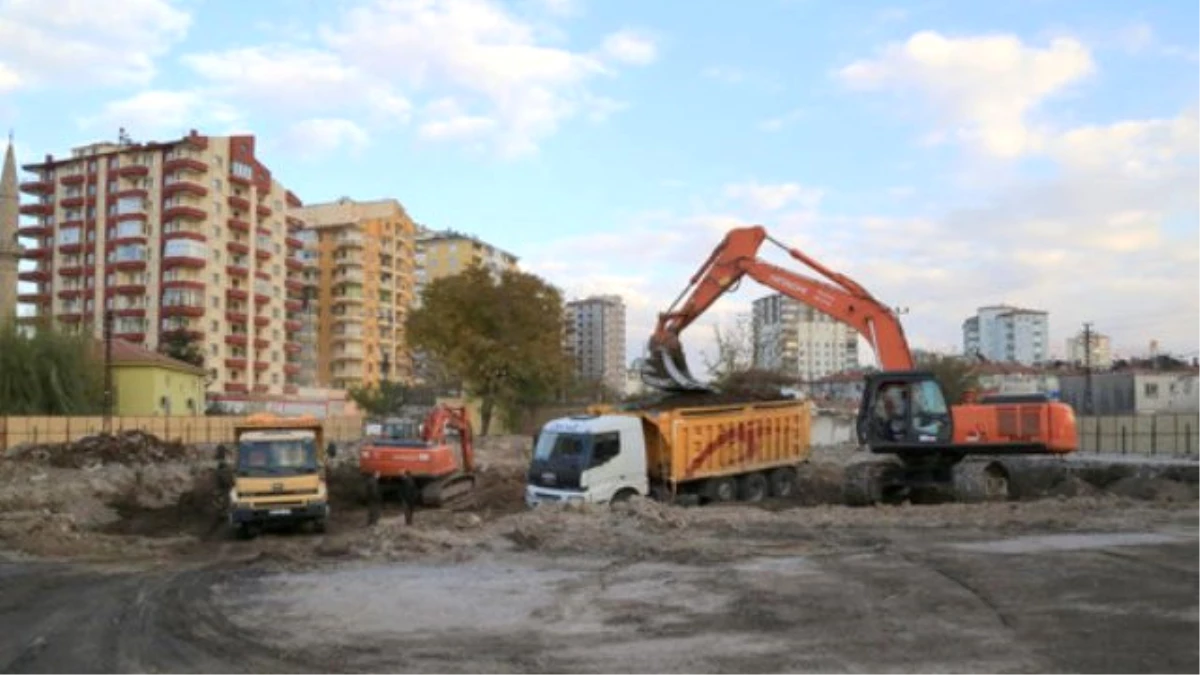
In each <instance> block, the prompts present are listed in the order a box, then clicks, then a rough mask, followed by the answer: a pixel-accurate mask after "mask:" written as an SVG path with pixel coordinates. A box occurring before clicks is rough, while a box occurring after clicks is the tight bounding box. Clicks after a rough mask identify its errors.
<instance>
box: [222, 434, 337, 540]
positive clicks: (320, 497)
mask: <svg viewBox="0 0 1200 675" xmlns="http://www.w3.org/2000/svg"><path fill="white" fill-rule="evenodd" d="M233 434H234V440H235V449H234V457H235V459H234V465H233V489H232V490H230V493H229V506H230V509H229V522H230V524H231V525H233V526H234V527H236V528H237V529H238V534H240V535H241V536H243V537H253V536H254V535H255V534H257V533H258V532H259V531H261V530H262V529H263V528H264V527H268V526H273V525H276V524H278V525H294V524H302V523H311V524H312V525H313V526H314V528H315V529H316V530H317V531H318V532H323V531H325V525H326V522H327V521H328V519H329V492H328V486H327V484H326V462H327V461H328V459H329V458H331V457H333V456H334V455H335V454H336V453H337V447H336V446H335V445H334V444H333V443H330V444H329V447H328V448H326V447H325V445H324V441H325V434H324V428H323V427H322V426H321V421H320V420H318V419H316V418H314V417H279V416H276V415H271V414H260V415H252V416H250V417H247V418H246V419H245V420H243V421H240V422H238V423H237V424H235V425H234V430H233Z"/></svg>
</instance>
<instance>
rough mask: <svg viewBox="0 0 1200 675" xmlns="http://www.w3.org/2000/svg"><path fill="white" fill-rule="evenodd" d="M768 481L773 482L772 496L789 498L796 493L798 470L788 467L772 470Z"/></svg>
mask: <svg viewBox="0 0 1200 675" xmlns="http://www.w3.org/2000/svg"><path fill="white" fill-rule="evenodd" d="M768 482H770V484H771V496H772V497H778V498H779V499H788V498H789V497H791V496H792V495H794V494H796V472H795V471H794V470H793V469H789V468H787V467H783V468H780V469H775V470H774V471H772V472H771V476H770V478H769V479H768Z"/></svg>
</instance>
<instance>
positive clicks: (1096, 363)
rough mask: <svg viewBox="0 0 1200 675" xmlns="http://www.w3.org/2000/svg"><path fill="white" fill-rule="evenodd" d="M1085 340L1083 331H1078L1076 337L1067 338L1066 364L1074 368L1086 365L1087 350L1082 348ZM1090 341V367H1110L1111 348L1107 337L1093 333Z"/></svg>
mask: <svg viewBox="0 0 1200 675" xmlns="http://www.w3.org/2000/svg"><path fill="white" fill-rule="evenodd" d="M1087 339H1088V337H1087V336H1086V335H1085V334H1084V333H1083V331H1080V332H1079V335H1076V336H1075V337H1072V338H1067V362H1068V363H1071V364H1072V365H1076V366H1083V365H1087V352H1088V350H1087V349H1086V348H1085V347H1084V343H1085V342H1087ZM1091 340H1092V349H1091V352H1092V360H1091V367H1092V368H1101V369H1105V368H1110V367H1112V346H1111V344H1110V343H1109V339H1108V336H1107V335H1101V334H1100V333H1095V332H1093V333H1092V334H1091Z"/></svg>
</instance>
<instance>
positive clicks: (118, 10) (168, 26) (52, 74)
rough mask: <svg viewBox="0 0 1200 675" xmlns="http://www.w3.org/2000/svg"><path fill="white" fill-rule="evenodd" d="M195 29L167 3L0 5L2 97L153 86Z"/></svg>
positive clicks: (24, 1)
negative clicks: (170, 53)
mask: <svg viewBox="0 0 1200 675" xmlns="http://www.w3.org/2000/svg"><path fill="white" fill-rule="evenodd" d="M190 25H191V17H190V16H189V15H188V13H187V12H185V11H183V10H182V9H179V8H178V7H175V6H174V5H173V4H172V3H170V2H167V1H166V0H124V1H123V2H121V3H120V6H119V7H117V6H114V5H113V3H109V2H95V1H93V0H56V1H55V2H47V1H46V0H0V92H4V91H12V90H14V89H16V88H18V87H33V86H39V85H47V86H52V85H56V84H69V85H72V86H87V85H145V84H148V83H149V82H150V80H151V78H152V77H153V76H154V74H155V72H156V70H157V69H156V67H155V61H156V59H158V58H159V57H161V56H162V55H164V54H165V53H166V51H167V50H168V49H169V48H170V47H171V46H172V45H173V44H174V43H176V42H178V41H179V40H182V39H183V37H184V36H185V35H186V34H187V30H188V28H189V27H190Z"/></svg>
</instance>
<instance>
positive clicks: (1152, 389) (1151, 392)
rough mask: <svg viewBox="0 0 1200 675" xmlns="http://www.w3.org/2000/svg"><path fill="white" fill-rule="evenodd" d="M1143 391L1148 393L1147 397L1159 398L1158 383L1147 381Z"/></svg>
mask: <svg viewBox="0 0 1200 675" xmlns="http://www.w3.org/2000/svg"><path fill="white" fill-rule="evenodd" d="M1142 391H1143V392H1144V393H1145V394H1146V398H1158V383H1157V382H1147V383H1146V384H1145V385H1144V387H1143V389H1142Z"/></svg>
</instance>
